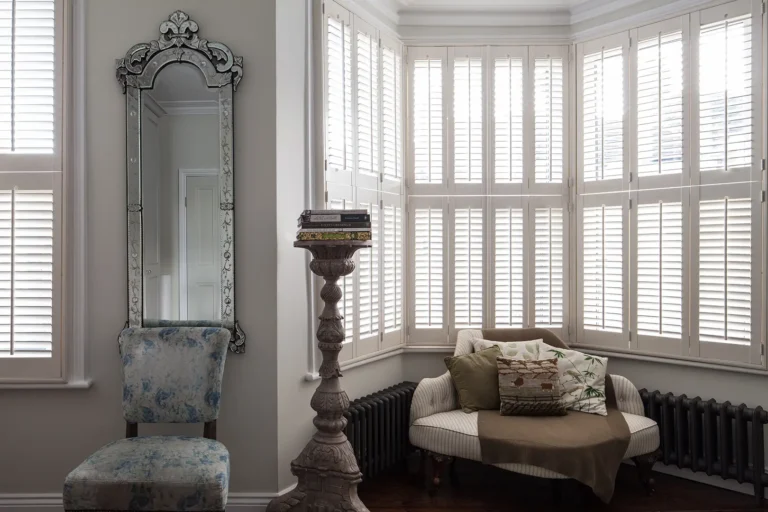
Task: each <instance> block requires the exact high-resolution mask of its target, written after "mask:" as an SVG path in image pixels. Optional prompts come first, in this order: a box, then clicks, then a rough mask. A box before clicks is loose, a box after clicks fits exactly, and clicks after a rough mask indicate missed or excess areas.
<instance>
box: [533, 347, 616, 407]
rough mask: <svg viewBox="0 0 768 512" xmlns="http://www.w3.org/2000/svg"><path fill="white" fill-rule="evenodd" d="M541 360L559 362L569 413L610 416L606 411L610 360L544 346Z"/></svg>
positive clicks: (564, 398) (561, 383)
mask: <svg viewBox="0 0 768 512" xmlns="http://www.w3.org/2000/svg"><path fill="white" fill-rule="evenodd" d="M540 350H541V357H553V358H556V359H557V367H558V370H559V372H560V392H561V394H562V400H563V403H564V404H565V407H566V408H567V409H572V410H574V411H581V412H588V413H590V414H599V415H601V416H607V415H608V409H607V408H606V407H605V370H606V368H607V366H608V358H607V357H598V356H591V355H589V354H584V353H582V352H578V351H576V350H570V349H567V348H557V347H553V346H551V345H547V344H546V343H542V344H541V349H540Z"/></svg>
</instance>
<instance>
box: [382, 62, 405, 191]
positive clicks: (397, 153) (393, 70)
mask: <svg viewBox="0 0 768 512" xmlns="http://www.w3.org/2000/svg"><path fill="white" fill-rule="evenodd" d="M381 53H382V75H383V76H382V84H381V95H382V96H381V106H382V108H381V117H382V122H381V124H382V134H381V138H382V159H383V166H384V168H383V172H384V176H386V177H388V178H392V179H397V180H399V179H400V178H402V176H403V164H402V161H403V159H402V155H403V146H402V111H403V110H402V102H403V99H402V85H401V84H402V79H403V78H402V73H403V71H402V69H403V68H402V57H401V56H400V53H399V52H396V51H395V50H392V49H390V48H387V47H384V48H383V49H382V52H381Z"/></svg>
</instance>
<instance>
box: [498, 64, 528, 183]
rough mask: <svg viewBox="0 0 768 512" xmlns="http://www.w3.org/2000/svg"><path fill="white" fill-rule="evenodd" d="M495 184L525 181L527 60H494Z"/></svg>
mask: <svg viewBox="0 0 768 512" xmlns="http://www.w3.org/2000/svg"><path fill="white" fill-rule="evenodd" d="M493 109H494V111H493V137H494V162H493V179H494V183H522V182H523V153H524V150H523V59H522V58H518V57H511V56H506V57H504V58H498V57H497V58H495V59H494V61H493Z"/></svg>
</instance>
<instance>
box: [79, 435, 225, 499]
mask: <svg viewBox="0 0 768 512" xmlns="http://www.w3.org/2000/svg"><path fill="white" fill-rule="evenodd" d="M228 484H229V452H227V449H226V448H225V447H224V445H223V444H221V443H219V442H218V441H213V440H211V439H205V438H201V437H177V436H152V437H134V438H129V439H121V440H120V441H115V442H113V443H110V444H108V445H106V446H104V447H103V448H101V449H100V450H98V451H97V452H96V453H94V454H93V455H91V456H90V457H88V458H87V459H86V460H85V462H83V463H82V464H80V465H79V466H78V467H77V468H76V469H75V470H74V471H72V472H71V473H70V474H69V475H68V476H67V478H66V480H65V481H64V508H65V510H140V511H143V510H153V511H164V510H190V511H196V510H224V507H225V506H226V504H227V487H228Z"/></svg>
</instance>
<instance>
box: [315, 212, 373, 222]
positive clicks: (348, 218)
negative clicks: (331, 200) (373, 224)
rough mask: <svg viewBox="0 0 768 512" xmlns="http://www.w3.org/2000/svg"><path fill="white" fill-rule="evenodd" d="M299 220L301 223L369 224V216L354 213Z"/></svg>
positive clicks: (316, 216)
mask: <svg viewBox="0 0 768 512" xmlns="http://www.w3.org/2000/svg"><path fill="white" fill-rule="evenodd" d="M301 220H302V221H303V222H370V221H371V216H370V215H367V214H356V213H336V214H333V215H331V214H323V215H310V216H309V218H302V219H301Z"/></svg>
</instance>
